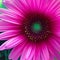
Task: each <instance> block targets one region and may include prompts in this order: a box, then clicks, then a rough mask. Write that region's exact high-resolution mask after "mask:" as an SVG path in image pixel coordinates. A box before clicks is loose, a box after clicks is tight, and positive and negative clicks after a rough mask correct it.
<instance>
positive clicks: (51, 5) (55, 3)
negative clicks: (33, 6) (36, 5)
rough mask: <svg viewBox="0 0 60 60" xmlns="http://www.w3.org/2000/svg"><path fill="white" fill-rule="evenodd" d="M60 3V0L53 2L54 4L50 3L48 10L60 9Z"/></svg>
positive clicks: (53, 0)
mask: <svg viewBox="0 0 60 60" xmlns="http://www.w3.org/2000/svg"><path fill="white" fill-rule="evenodd" d="M59 3H60V1H59V0H52V2H51V3H50V5H49V7H48V10H49V11H51V12H52V11H54V8H56V7H58V4H59Z"/></svg>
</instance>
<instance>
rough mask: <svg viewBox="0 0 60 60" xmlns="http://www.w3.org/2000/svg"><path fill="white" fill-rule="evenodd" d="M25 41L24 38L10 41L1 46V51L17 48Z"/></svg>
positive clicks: (19, 37) (20, 37)
mask: <svg viewBox="0 0 60 60" xmlns="http://www.w3.org/2000/svg"><path fill="white" fill-rule="evenodd" d="M23 41H24V39H23V37H22V36H17V37H14V38H11V39H10V40H8V41H6V42H5V43H3V44H2V45H1V46H0V50H4V49H10V48H13V47H15V46H17V45H18V44H20V43H22V42H23Z"/></svg>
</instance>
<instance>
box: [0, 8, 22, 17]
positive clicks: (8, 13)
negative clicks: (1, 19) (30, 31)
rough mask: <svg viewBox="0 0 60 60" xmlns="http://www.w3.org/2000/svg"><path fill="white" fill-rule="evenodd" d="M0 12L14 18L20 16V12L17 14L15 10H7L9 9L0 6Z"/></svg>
mask: <svg viewBox="0 0 60 60" xmlns="http://www.w3.org/2000/svg"><path fill="white" fill-rule="evenodd" d="M0 12H1V13H4V14H7V15H9V16H12V17H14V18H18V17H21V16H22V15H21V14H20V13H19V14H18V13H16V12H13V11H11V10H9V9H3V8H0Z"/></svg>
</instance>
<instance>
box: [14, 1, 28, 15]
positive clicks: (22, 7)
mask: <svg viewBox="0 0 60 60" xmlns="http://www.w3.org/2000/svg"><path fill="white" fill-rule="evenodd" d="M13 3H14V5H16V6H17V8H18V9H19V11H21V12H22V14H23V13H24V12H25V11H26V10H27V9H28V7H27V3H26V1H25V0H17V2H16V1H15V0H13ZM17 3H18V4H17Z"/></svg>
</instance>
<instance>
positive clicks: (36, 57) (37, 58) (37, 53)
mask: <svg viewBox="0 0 60 60" xmlns="http://www.w3.org/2000/svg"><path fill="white" fill-rule="evenodd" d="M40 50H41V48H39V47H36V49H35V54H34V57H33V60H41V51H40Z"/></svg>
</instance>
